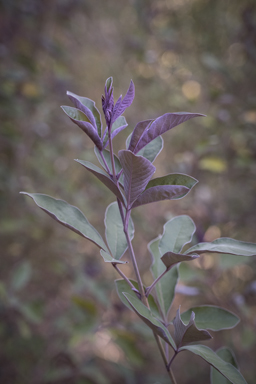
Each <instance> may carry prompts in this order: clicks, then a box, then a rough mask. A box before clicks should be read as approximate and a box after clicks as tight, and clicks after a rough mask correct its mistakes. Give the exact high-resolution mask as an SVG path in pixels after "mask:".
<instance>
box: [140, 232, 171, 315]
mask: <svg viewBox="0 0 256 384" xmlns="http://www.w3.org/2000/svg"><path fill="white" fill-rule="evenodd" d="M159 240H160V238H159V237H158V238H157V239H154V240H152V241H151V242H150V243H149V244H148V249H149V251H150V253H151V257H152V265H151V272H152V275H153V277H154V279H157V278H158V276H160V275H161V274H162V273H163V272H164V271H165V270H166V266H165V265H164V263H163V262H162V260H161V255H160V252H159V248H158V245H159ZM178 278H179V274H178V268H177V266H174V267H173V268H172V269H171V270H170V271H169V272H167V273H166V274H165V275H164V276H163V277H162V278H161V279H160V281H159V282H158V283H157V284H156V286H155V289H156V294H157V299H158V302H159V305H160V308H161V310H162V312H163V315H164V318H165V321H166V322H167V315H168V312H169V310H170V307H171V305H172V302H173V299H174V295H175V287H176V284H177V282H178Z"/></svg>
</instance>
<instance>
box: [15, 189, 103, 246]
mask: <svg viewBox="0 0 256 384" xmlns="http://www.w3.org/2000/svg"><path fill="white" fill-rule="evenodd" d="M20 193H22V194H24V195H28V196H29V197H31V198H32V199H33V200H34V202H35V203H36V205H37V206H38V207H39V208H41V209H42V210H43V211H44V212H46V213H47V214H48V215H49V216H51V217H52V218H53V219H54V220H56V221H58V222H59V223H60V224H62V225H64V226H65V227H67V228H69V229H71V230H72V231H74V232H76V233H78V235H81V236H83V237H85V238H86V239H88V240H90V241H92V242H93V243H94V244H96V245H97V246H98V247H99V248H101V249H104V250H105V251H106V252H108V248H107V246H106V244H105V243H104V241H103V239H102V237H101V236H100V234H99V233H98V231H97V230H96V229H95V228H94V227H93V226H92V225H91V224H90V223H89V221H88V220H87V219H86V217H85V216H84V214H83V212H81V211H80V209H78V208H77V207H74V206H73V205H70V204H68V203H67V202H66V201H64V200H59V199H55V198H54V197H51V196H48V195H43V194H41V193H27V192H20Z"/></svg>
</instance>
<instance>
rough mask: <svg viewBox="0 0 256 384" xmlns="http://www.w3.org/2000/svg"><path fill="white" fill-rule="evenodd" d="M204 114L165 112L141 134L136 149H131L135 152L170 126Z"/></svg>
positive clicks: (172, 126)
mask: <svg viewBox="0 0 256 384" xmlns="http://www.w3.org/2000/svg"><path fill="white" fill-rule="evenodd" d="M198 116H204V115H202V114H200V113H188V112H176V113H166V114H164V115H163V116H160V117H158V118H157V119H156V120H155V121H154V122H153V123H152V124H151V125H150V127H149V128H148V129H146V130H145V131H144V133H143V134H142V136H141V138H140V140H139V142H138V144H137V145H136V149H135V150H134V151H133V152H134V153H137V152H138V151H140V150H141V149H142V148H143V147H145V145H147V144H148V143H150V141H152V140H154V139H155V138H156V137H157V136H160V135H162V134H163V133H165V132H167V131H169V130H170V129H171V128H174V127H176V126H177V125H179V124H181V123H184V122H185V121H187V120H189V119H192V118H193V117H198Z"/></svg>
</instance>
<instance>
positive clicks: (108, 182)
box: [75, 160, 124, 203]
mask: <svg viewBox="0 0 256 384" xmlns="http://www.w3.org/2000/svg"><path fill="white" fill-rule="evenodd" d="M75 161H77V162H78V163H80V164H82V165H83V166H84V167H85V168H86V169H88V171H90V172H91V173H93V174H94V175H95V176H96V177H97V178H98V179H99V180H100V181H101V182H102V183H103V184H105V186H106V187H107V188H108V189H110V191H111V192H113V193H114V195H116V197H118V199H119V200H121V201H122V203H124V199H123V196H122V194H121V192H120V191H119V189H118V188H117V186H116V184H115V183H114V182H113V180H112V179H111V178H110V177H109V176H108V174H107V173H106V172H105V171H103V170H102V169H100V168H99V167H97V166H96V165H95V164H92V163H90V162H89V161H84V160H75Z"/></svg>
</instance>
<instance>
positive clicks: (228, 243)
mask: <svg viewBox="0 0 256 384" xmlns="http://www.w3.org/2000/svg"><path fill="white" fill-rule="evenodd" d="M193 252H196V253H206V252H213V253H226V254H231V255H237V256H255V255H256V244H254V243H247V242H245V241H239V240H234V239H229V238H228V237H221V238H219V239H217V240H214V241H212V242H211V243H199V244H197V245H194V246H193V247H191V248H189V249H188V250H187V251H186V252H185V254H186V255H188V254H189V253H193Z"/></svg>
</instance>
